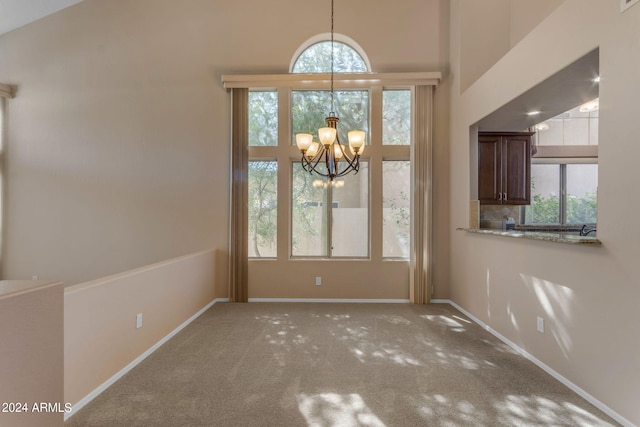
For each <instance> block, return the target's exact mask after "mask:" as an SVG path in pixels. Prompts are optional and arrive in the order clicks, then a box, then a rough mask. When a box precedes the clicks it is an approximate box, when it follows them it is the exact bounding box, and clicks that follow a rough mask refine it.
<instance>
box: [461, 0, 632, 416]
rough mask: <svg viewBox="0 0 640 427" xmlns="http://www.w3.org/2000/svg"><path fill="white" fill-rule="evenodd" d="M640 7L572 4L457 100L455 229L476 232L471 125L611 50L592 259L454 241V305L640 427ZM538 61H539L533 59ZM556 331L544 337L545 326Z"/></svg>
mask: <svg viewBox="0 0 640 427" xmlns="http://www.w3.org/2000/svg"><path fill="white" fill-rule="evenodd" d="M460 3H462V2H460V1H453V2H452V23H451V26H452V27H451V35H452V70H453V75H454V76H456V75H457V73H456V70H458V69H459V67H460V66H461V58H460V54H461V49H460V46H459V44H460V40H459V37H458V33H459V31H460V28H459V26H460V25H461V22H462V21H461V17H460V13H459V7H460ZM637 28H640V7H639V6H635V7H632V8H631V9H629V10H627V11H626V12H625V13H624V14H621V13H620V12H619V2H603V1H599V0H566V1H565V2H564V3H563V4H562V5H560V6H559V7H558V8H557V9H556V10H555V11H554V12H553V13H552V14H551V15H549V16H548V17H547V19H545V20H544V21H543V22H542V23H541V24H539V26H537V27H536V28H535V29H534V30H533V31H532V32H531V33H530V34H528V35H527V36H526V37H524V38H523V39H522V40H521V41H520V43H518V44H517V45H516V46H515V47H514V48H513V49H512V50H511V51H510V52H508V53H507V54H506V55H505V56H504V57H503V58H502V59H501V60H500V61H498V62H497V63H496V64H495V65H494V66H493V67H492V68H491V69H490V70H489V71H488V72H487V73H485V74H484V75H483V76H482V77H481V78H480V79H478V81H477V82H475V84H473V85H472V86H470V87H469V88H468V89H467V90H466V91H464V93H462V94H459V92H460V91H459V88H460V80H459V78H455V79H454V82H453V88H454V90H453V91H452V100H451V109H452V116H451V175H450V177H451V209H450V218H451V227H452V228H456V227H465V226H467V225H468V206H469V198H470V194H471V191H470V182H471V180H470V175H469V169H470V167H469V166H470V148H469V147H470V146H469V144H470V143H469V128H470V126H471V125H472V124H473V123H475V122H476V121H478V120H479V119H481V118H483V117H484V116H486V115H487V114H489V113H491V112H492V111H494V110H495V109H497V108H498V107H500V106H502V105H503V104H505V103H507V102H508V101H509V100H511V99H513V98H515V97H516V96H518V95H520V94H521V93H523V92H524V91H526V90H527V89H529V88H531V87H532V86H534V85H535V84H537V83H539V82H540V81H542V80H544V79H545V78H547V77H549V76H551V75H552V74H553V73H555V72H557V71H559V70H560V69H562V68H563V67H565V66H566V65H568V64H569V63H571V62H572V61H574V60H576V59H578V58H579V57H581V56H582V55H584V54H586V53H588V52H589V51H591V50H592V49H594V48H596V47H598V46H599V47H600V75H601V79H602V80H601V83H600V135H599V141H600V146H599V158H600V166H599V188H598V238H599V239H600V240H601V241H602V242H603V245H602V247H594V248H582V247H577V248H576V247H574V246H570V245H561V244H555V243H548V242H533V241H521V240H517V239H505V238H500V237H496V236H484V235H472V234H468V233H464V232H461V231H455V232H452V234H451V251H452V254H453V256H452V262H451V272H450V273H451V275H450V277H451V290H450V292H451V299H452V300H453V301H455V302H456V303H458V304H460V305H461V306H462V307H464V308H465V309H466V310H468V311H469V312H471V313H472V314H473V315H475V316H477V317H478V318H479V319H481V320H482V321H484V322H486V323H487V324H488V325H489V326H491V327H492V328H493V329H495V330H496V331H498V332H499V333H501V334H502V335H504V336H505V337H507V338H508V339H510V340H511V341H513V342H514V343H516V344H518V345H519V346H520V347H522V348H523V349H525V350H526V351H528V352H529V353H530V354H532V355H533V356H535V357H536V358H538V359H539V360H540V361H542V362H543V363H545V364H547V365H548V366H549V367H551V368H552V369H554V370H555V371H556V372H558V373H560V374H561V375H563V376H564V377H565V378H567V379H569V380H570V381H572V382H573V383H574V384H576V385H577V386H578V387H580V388H582V389H583V390H586V391H587V392H588V393H590V394H591V395H592V396H594V397H595V398H596V399H598V400H599V401H601V402H603V403H604V404H605V405H607V406H608V407H609V408H610V409H612V410H613V411H615V412H617V413H618V414H619V415H621V416H622V417H624V418H626V419H627V420H629V421H630V422H632V423H635V424H640V409H639V407H638V405H637V396H638V390H640V358H638V357H637V355H638V354H639V353H640V342H639V341H638V340H637V339H636V337H637V324H638V322H637V321H636V320H635V319H636V317H637V316H636V312H637V308H638V306H639V303H640V281H639V280H638V278H639V277H640V265H639V264H638V262H637V254H638V253H640V240H638V239H637V235H638V234H637V232H636V230H635V229H634V228H630V227H633V224H635V223H636V216H637V212H638V210H639V209H640V195H639V193H638V191H637V184H636V183H637V182H640V170H639V169H638V168H637V164H636V163H637V159H638V158H639V157H640V145H638V143H637V137H636V136H637V134H638V130H639V129H638V124H637V123H638V121H637V118H636V116H637V111H636V104H637V94H638V93H640V83H638V79H637V76H638V75H640V48H639V47H640V36H639V33H638V31H637ZM532 53H535V54H532ZM537 316H541V317H543V318H545V319H546V322H547V323H546V325H547V326H546V328H547V329H546V332H545V333H544V334H540V333H538V332H536V317H537Z"/></svg>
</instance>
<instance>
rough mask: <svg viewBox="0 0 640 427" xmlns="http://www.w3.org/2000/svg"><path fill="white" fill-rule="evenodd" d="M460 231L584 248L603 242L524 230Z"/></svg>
mask: <svg viewBox="0 0 640 427" xmlns="http://www.w3.org/2000/svg"><path fill="white" fill-rule="evenodd" d="M457 230H460V231H466V232H468V233H477V234H491V235H494V236H504V237H513V238H516V239H528V240H543V241H546V242H554V243H567V244H571V245H582V246H601V245H602V242H601V241H600V240H598V239H597V238H596V237H593V236H576V235H573V234H565V233H552V232H542V231H522V230H510V231H504V230H492V229H484V228H483V229H480V228H457Z"/></svg>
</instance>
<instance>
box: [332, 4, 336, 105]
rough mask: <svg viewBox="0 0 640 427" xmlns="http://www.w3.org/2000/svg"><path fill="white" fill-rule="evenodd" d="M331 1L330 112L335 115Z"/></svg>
mask: <svg viewBox="0 0 640 427" xmlns="http://www.w3.org/2000/svg"><path fill="white" fill-rule="evenodd" d="M333 51H334V49H333V0H331V112H332V113H335V106H334V102H333V72H334V70H333V64H334V57H333V55H334V54H333Z"/></svg>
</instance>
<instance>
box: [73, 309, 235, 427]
mask: <svg viewBox="0 0 640 427" xmlns="http://www.w3.org/2000/svg"><path fill="white" fill-rule="evenodd" d="M216 302H229V298H216V299H214V300H213V301H211V302H210V303H209V304H207V305H205V306H204V307H203V308H202V309H200V310H199V311H198V312H197V313H196V314H194V315H193V316H191V317H190V318H188V319H187V320H185V321H184V322H182V324H180V325H179V326H178V327H177V328H175V329H174V330H173V331H171V332H169V334H167V335H166V336H165V337H164V338H162V339H161V340H160V341H158V342H157V343H155V344H154V345H153V346H151V347H150V348H149V349H147V351H145V352H144V353H142V354H141V355H140V356H138V357H136V358H135V359H134V360H133V361H132V362H131V363H129V364H128V365H127V366H125V367H124V368H122V369H121V370H120V371H118V372H117V373H116V374H115V375H113V376H112V377H111V378H109V379H108V380H107V381H105V382H103V383H102V384H100V385H99V386H98V387H97V388H96V389H95V390H93V391H92V392H91V393H89V394H87V395H86V396H85V397H83V398H82V399H80V400H79V401H78V402H77V403H75V404H73V405H72V407H73V410H72V411H71V412H68V413H65V414H64V420H65V421H66V420H67V419H69V417H71V416H73V415H74V414H75V413H76V412H77V411H79V410H80V409H82V407H84V406H85V405H86V404H87V403H89V402H91V401H92V400H93V399H95V398H96V397H97V396H98V395H99V394H100V393H102V392H103V391H105V390H106V389H107V388H109V386H111V385H112V384H113V383H115V382H116V381H118V380H119V379H120V378H122V376H123V375H124V374H126V373H127V372H129V371H130V370H131V369H133V368H134V367H135V366H136V365H138V364H139V363H140V362H142V361H143V360H144V359H146V358H147V357H148V356H149V355H150V354H151V353H153V352H154V351H156V350H157V349H158V348H159V347H160V346H161V345H162V344H164V343H166V342H167V341H169V340H170V339H171V338H172V337H173V336H174V335H175V334H177V333H178V332H180V331H181V330H182V329H184V328H185V327H186V326H187V325H188V324H189V323H191V322H193V321H194V320H196V319H197V318H198V317H199V316H200V315H201V314H202V313H204V312H205V311H207V310H208V309H209V308H211V306H213V305H214V304H215V303H216Z"/></svg>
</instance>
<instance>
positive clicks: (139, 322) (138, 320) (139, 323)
mask: <svg viewBox="0 0 640 427" xmlns="http://www.w3.org/2000/svg"><path fill="white" fill-rule="evenodd" d="M136 328H142V313H138V315H137V316H136Z"/></svg>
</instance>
